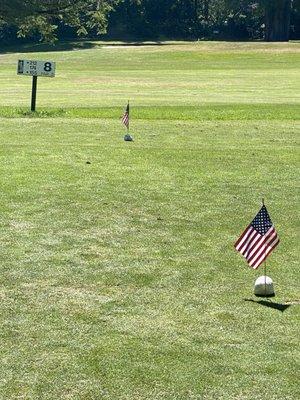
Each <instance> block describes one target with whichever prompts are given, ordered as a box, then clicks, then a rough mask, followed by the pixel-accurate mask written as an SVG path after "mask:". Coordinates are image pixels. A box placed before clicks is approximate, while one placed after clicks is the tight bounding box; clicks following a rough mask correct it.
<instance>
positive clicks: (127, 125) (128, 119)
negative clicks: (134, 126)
mask: <svg viewBox="0 0 300 400" xmlns="http://www.w3.org/2000/svg"><path fill="white" fill-rule="evenodd" d="M127 104H128V108H127V109H128V125H127V133H128V134H129V124H130V117H129V113H130V111H129V100H128V103H127Z"/></svg>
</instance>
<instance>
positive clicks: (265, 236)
mask: <svg viewBox="0 0 300 400" xmlns="http://www.w3.org/2000/svg"><path fill="white" fill-rule="evenodd" d="M273 232H275V230H274V228H273V226H272V227H271V228H270V229H269V230H268V232H267V233H266V234H265V235H264V236H261V239H260V240H259V242H256V243H255V244H254V247H253V246H252V248H251V249H249V252H248V254H247V259H251V257H252V256H253V255H254V254H255V253H256V252H257V250H258V249H259V247H260V246H261V245H262V243H263V242H265V241H267V240H268V237H269V236H270V235H272V234H273Z"/></svg>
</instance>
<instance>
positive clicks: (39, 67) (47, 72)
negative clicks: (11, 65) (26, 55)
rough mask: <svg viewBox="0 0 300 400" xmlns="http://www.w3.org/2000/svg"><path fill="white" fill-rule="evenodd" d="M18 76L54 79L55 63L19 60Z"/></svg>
mask: <svg viewBox="0 0 300 400" xmlns="http://www.w3.org/2000/svg"><path fill="white" fill-rule="evenodd" d="M18 75H29V76H45V77H50V78H53V77H54V76H55V63H54V62H52V61H32V60H19V61H18Z"/></svg>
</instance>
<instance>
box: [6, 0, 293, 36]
mask: <svg viewBox="0 0 300 400" xmlns="http://www.w3.org/2000/svg"><path fill="white" fill-rule="evenodd" d="M0 25H2V30H3V29H5V28H7V27H15V29H16V30H17V35H18V36H19V37H35V38H36V37H37V35H39V39H40V40H42V41H47V42H54V41H55V40H56V37H57V35H58V33H59V32H60V29H61V28H62V27H72V29H73V30H74V32H76V33H77V34H78V35H101V34H104V33H105V32H106V29H107V27H108V31H109V34H110V35H112V36H114V37H117V36H118V38H122V37H128V36H131V37H134V38H137V39H143V38H159V37H167V38H174V39H175V38H182V39H195V38H200V39H202V38H225V39H262V38H265V39H266V40H288V37H289V35H290V33H291V34H292V37H298V36H299V35H300V32H299V27H300V0H43V1H41V0H1V3H0ZM290 25H291V29H290ZM0 29H1V27H0Z"/></svg>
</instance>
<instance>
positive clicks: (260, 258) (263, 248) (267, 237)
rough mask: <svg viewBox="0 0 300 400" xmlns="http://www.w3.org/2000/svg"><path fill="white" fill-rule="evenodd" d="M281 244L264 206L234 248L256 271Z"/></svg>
mask: <svg viewBox="0 0 300 400" xmlns="http://www.w3.org/2000/svg"><path fill="white" fill-rule="evenodd" d="M278 243H279V238H278V236H277V232H276V230H275V228H274V226H273V224H272V221H271V218H270V216H269V214H268V211H267V208H266V207H265V206H264V205H263V206H262V208H261V209H260V210H259V212H258V213H257V215H256V216H255V218H254V220H253V221H252V222H251V224H250V225H249V226H248V227H247V228H246V229H245V230H244V232H243V233H242V235H241V236H240V238H239V239H238V240H237V242H236V243H235V245H234V247H235V248H236V250H237V251H238V252H240V253H241V254H242V255H243V256H244V257H245V258H246V260H247V262H248V264H249V265H250V267H252V268H254V269H256V268H258V267H259V266H260V264H261V263H262V262H264V261H265V259H266V258H267V257H268V255H269V254H270V253H271V251H273V250H274V249H275V247H276V246H277V245H278Z"/></svg>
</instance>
